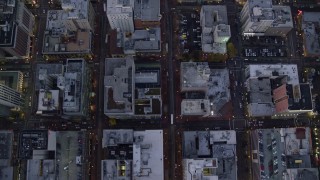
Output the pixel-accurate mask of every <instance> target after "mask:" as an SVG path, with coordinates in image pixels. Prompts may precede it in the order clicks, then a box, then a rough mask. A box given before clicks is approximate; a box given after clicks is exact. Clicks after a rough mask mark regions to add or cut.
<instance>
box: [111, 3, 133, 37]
mask: <svg viewBox="0 0 320 180" xmlns="http://www.w3.org/2000/svg"><path fill="white" fill-rule="evenodd" d="M133 8H134V1H133V0H108V1H107V17H108V21H109V24H110V26H111V29H118V28H119V29H120V30H121V31H123V32H133V31H134V23H133Z"/></svg>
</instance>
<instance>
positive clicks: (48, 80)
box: [35, 64, 64, 90]
mask: <svg viewBox="0 0 320 180" xmlns="http://www.w3.org/2000/svg"><path fill="white" fill-rule="evenodd" d="M63 73H64V66H63V64H37V68H36V76H35V89H36V90H40V89H45V90H46V89H49V90H50V89H53V88H54V87H52V84H54V82H55V81H56V80H57V77H58V76H62V75H63ZM56 88H57V87H56Z"/></svg>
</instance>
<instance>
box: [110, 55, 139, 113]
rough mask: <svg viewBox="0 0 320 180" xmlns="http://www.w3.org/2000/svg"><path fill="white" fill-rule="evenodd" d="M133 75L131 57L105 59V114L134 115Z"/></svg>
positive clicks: (133, 69)
mask: <svg viewBox="0 0 320 180" xmlns="http://www.w3.org/2000/svg"><path fill="white" fill-rule="evenodd" d="M134 74H135V65H134V61H133V58H132V57H127V58H107V59H106V61H105V77H104V86H105V87H104V92H105V93H104V94H105V97H104V99H105V105H104V113H105V114H117V115H119V114H131V115H132V114H133V113H134V105H133V103H134V99H135V98H134V84H135V82H134V80H135V79H134V78H133V77H134Z"/></svg>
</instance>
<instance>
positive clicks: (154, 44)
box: [123, 28, 161, 54]
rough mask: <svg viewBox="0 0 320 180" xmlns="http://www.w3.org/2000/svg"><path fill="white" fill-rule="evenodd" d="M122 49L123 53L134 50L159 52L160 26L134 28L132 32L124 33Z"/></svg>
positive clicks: (131, 52) (132, 52)
mask: <svg viewBox="0 0 320 180" xmlns="http://www.w3.org/2000/svg"><path fill="white" fill-rule="evenodd" d="M124 34H125V35H123V38H124V40H123V51H124V53H125V54H135V53H136V52H160V51H161V32H160V28H150V29H148V30H135V31H134V32H133V33H132V34H128V33H124Z"/></svg>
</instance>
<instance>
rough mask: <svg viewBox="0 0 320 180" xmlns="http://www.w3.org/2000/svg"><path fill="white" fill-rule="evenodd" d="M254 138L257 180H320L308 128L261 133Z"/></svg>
mask: <svg viewBox="0 0 320 180" xmlns="http://www.w3.org/2000/svg"><path fill="white" fill-rule="evenodd" d="M251 137H252V141H251V142H252V143H251V144H252V145H251V147H252V157H253V158H252V168H253V176H254V179H296V178H295V177H299V178H300V179H318V178H319V173H318V171H317V169H316V168H311V157H310V154H311V147H312V145H311V134H310V129H309V128H308V127H307V128H303V127H301V128H281V129H258V130H254V131H252V136H251ZM308 177H309V178H308Z"/></svg>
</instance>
